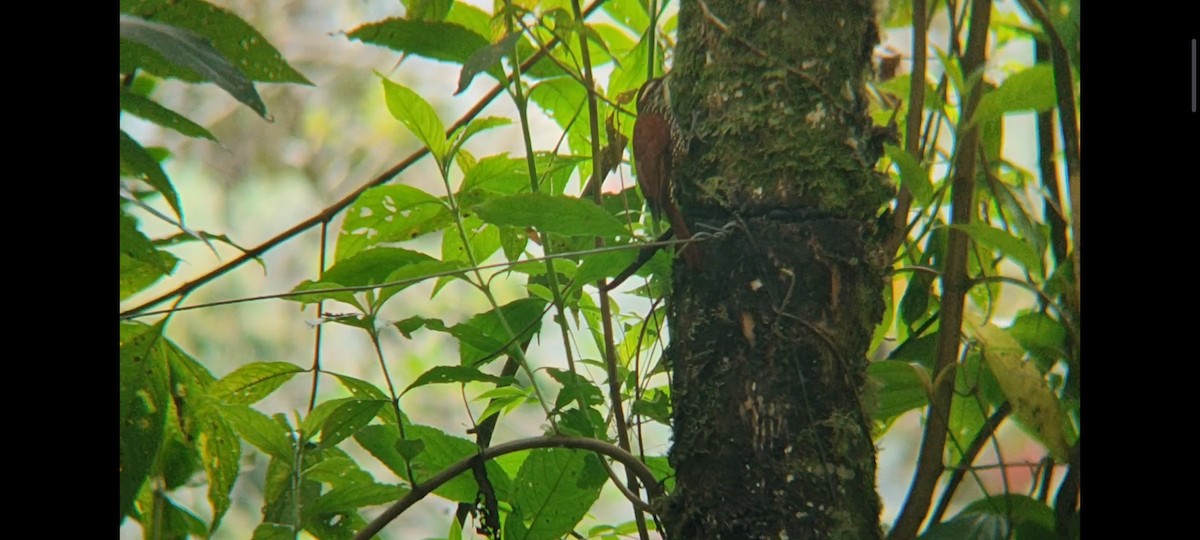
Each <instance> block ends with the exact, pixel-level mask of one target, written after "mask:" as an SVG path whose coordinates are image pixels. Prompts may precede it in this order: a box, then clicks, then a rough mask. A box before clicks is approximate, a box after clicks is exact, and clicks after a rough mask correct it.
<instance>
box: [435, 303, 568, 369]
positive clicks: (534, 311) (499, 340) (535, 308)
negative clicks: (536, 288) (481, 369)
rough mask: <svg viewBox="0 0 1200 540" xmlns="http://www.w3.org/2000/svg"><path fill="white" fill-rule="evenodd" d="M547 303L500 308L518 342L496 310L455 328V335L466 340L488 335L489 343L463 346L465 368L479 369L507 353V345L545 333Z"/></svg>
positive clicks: (461, 349)
mask: <svg viewBox="0 0 1200 540" xmlns="http://www.w3.org/2000/svg"><path fill="white" fill-rule="evenodd" d="M545 309H546V302H545V301H543V300H540V299H536V298H523V299H521V300H515V301H513V302H510V303H508V304H505V305H504V306H501V307H500V312H501V313H503V314H504V320H505V321H507V322H508V328H509V329H511V330H512V331H513V332H515V333H517V339H516V340H513V339H512V338H513V336H512V335H511V334H509V333H508V330H507V329H505V326H504V324H503V322H502V321H501V319H500V316H499V315H498V314H497V312H496V310H491V311H488V312H485V313H481V314H479V315H476V316H474V317H471V319H469V320H468V321H467V322H465V323H463V324H461V325H455V327H454V328H452V329H451V331H450V332H451V334H453V335H454V336H455V337H459V338H460V339H462V337H463V336H471V335H476V336H485V337H486V341H484V342H476V341H473V342H471V343H468V342H466V341H465V340H464V341H463V342H461V343H459V358H460V360H461V365H464V366H478V365H480V363H481V362H484V361H487V360H490V359H492V358H495V357H496V355H498V354H500V353H501V352H503V347H504V345H505V344H516V345H518V346H519V345H520V344H521V343H524V342H525V341H526V340H528V339H530V338H532V336H534V335H535V334H537V333H538V332H539V331H541V321H542V316H543V315H544V313H545ZM485 343H486V346H484V347H478V345H484V344H485Z"/></svg>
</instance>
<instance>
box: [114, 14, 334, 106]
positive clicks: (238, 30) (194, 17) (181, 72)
mask: <svg viewBox="0 0 1200 540" xmlns="http://www.w3.org/2000/svg"><path fill="white" fill-rule="evenodd" d="M121 13H128V14H130V15H135V16H138V17H141V18H143V19H148V20H152V21H155V22H158V23H163V24H169V25H172V26H175V27H178V28H184V29H187V30H190V31H192V32H195V33H196V34H199V35H200V36H203V37H204V38H206V39H207V40H208V41H210V42H211V43H212V45H213V47H215V48H216V49H217V50H218V51H220V53H221V54H222V55H223V56H224V57H225V58H229V59H230V60H232V61H233V63H234V64H237V66H238V68H239V69H240V70H241V71H242V73H245V74H246V76H248V77H250V79H252V80H255V81H261V82H278V83H289V82H290V83H300V84H306V85H310V86H311V85H312V83H311V82H309V80H308V79H305V78H304V76H303V75H301V74H300V73H299V72H297V71H296V70H295V69H292V66H290V65H288V63H287V62H286V61H285V60H284V59H283V56H282V55H281V54H279V51H278V50H276V49H275V47H273V46H271V44H270V43H268V42H267V40H266V38H264V37H263V35H262V34H261V33H259V31H258V30H255V29H254V27H253V26H250V25H249V24H248V23H246V21H244V20H242V19H241V18H239V17H238V16H237V15H234V14H233V13H230V12H229V11H226V10H224V9H221V8H219V7H216V6H213V5H212V4H209V3H207V2H203V1H200V0H122V1H121ZM122 45H124V44H122ZM126 60H127V58H126V55H125V51H124V46H122V56H121V72H122V73H132V72H133V68H135V67H139V68H141V69H145V70H146V71H149V72H151V73H157V74H159V75H161V76H164V77H174V78H178V79H183V80H187V81H192V82H196V81H200V80H201V79H200V78H199V77H198V76H197V75H196V73H195V72H192V71H190V70H186V69H179V68H176V67H175V66H174V65H172V64H169V63H166V62H163V61H162V59H161V58H158V59H157V60H158V62H155V63H154V64H153V65H151V64H146V65H138V64H128V63H127V62H126ZM160 68H165V69H160Z"/></svg>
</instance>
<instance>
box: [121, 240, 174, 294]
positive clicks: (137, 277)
mask: <svg viewBox="0 0 1200 540" xmlns="http://www.w3.org/2000/svg"><path fill="white" fill-rule="evenodd" d="M154 255H155V256H157V257H158V263H157V264H151V263H148V262H145V261H142V260H139V259H135V258H133V257H131V256H130V255H128V254H126V253H122V254H121V256H120V262H121V265H120V275H119V279H118V281H119V282H120V286H121V287H120V289H121V300H125V299H127V298H129V297H131V296H133V295H135V294H137V293H139V292H142V291H143V290H145V289H146V288H147V287H149V286H151V285H153V284H155V283H157V282H158V280H159V279H162V277H163V276H165V275H167V274H169V273H170V272H172V271H174V269H175V266H176V265H178V264H179V259H178V258H176V257H175V256H174V255H172V254H170V253H168V252H166V251H155V252H154ZM164 266H165V267H166V268H168V271H167V272H163V271H162V267H164Z"/></svg>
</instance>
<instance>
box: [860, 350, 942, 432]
mask: <svg viewBox="0 0 1200 540" xmlns="http://www.w3.org/2000/svg"><path fill="white" fill-rule="evenodd" d="M867 376H868V377H870V379H871V382H872V383H873V384H874V385H875V388H876V390H875V393H876V396H877V397H878V402H877V404H876V407H875V410H874V411H873V414H872V417H873V418H874V419H876V420H879V421H881V422H887V421H889V420H891V419H893V418H895V417H897V416H900V415H901V414H904V413H905V412H908V411H911V410H913V409H917V408H920V407H924V406H926V405H928V404H929V393H928V392H929V389H930V388H929V385H930V381H929V375H928V373H926V372H925V371H924V370H923V369H922V368H919V367H918V366H915V365H913V364H910V363H908V362H903V361H897V360H884V361H882V362H872V363H871V364H870V365H868V366H867Z"/></svg>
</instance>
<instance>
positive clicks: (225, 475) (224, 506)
mask: <svg viewBox="0 0 1200 540" xmlns="http://www.w3.org/2000/svg"><path fill="white" fill-rule="evenodd" d="M196 425H197V428H198V429H197V431H198V433H199V436H198V438H197V442H196V444H197V446H198V447H199V448H200V456H201V459H203V461H204V472H205V475H206V476H207V477H208V502H209V504H211V505H212V508H213V515H214V516H215V517H214V518H213V524H212V529H213V530H216V528H217V526H218V525H219V524H220V523H221V518H222V517H223V516H224V515H225V512H226V511H228V510H229V506H230V498H229V495H230V493H232V492H233V483H234V481H236V480H237V476H238V470H239V462H238V461H239V460H240V459H241V457H242V445H241V440H240V439H239V438H238V436H237V433H236V432H235V431H234V429H233V426H232V425H230V423H229V422H228V421H226V420H225V418H224V417H223V416H221V414H220V411H218V410H217V408H216V407H212V406H209V407H205V408H203V409H202V410H201V411H200V412H199V414H198V415H197V419H196Z"/></svg>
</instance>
